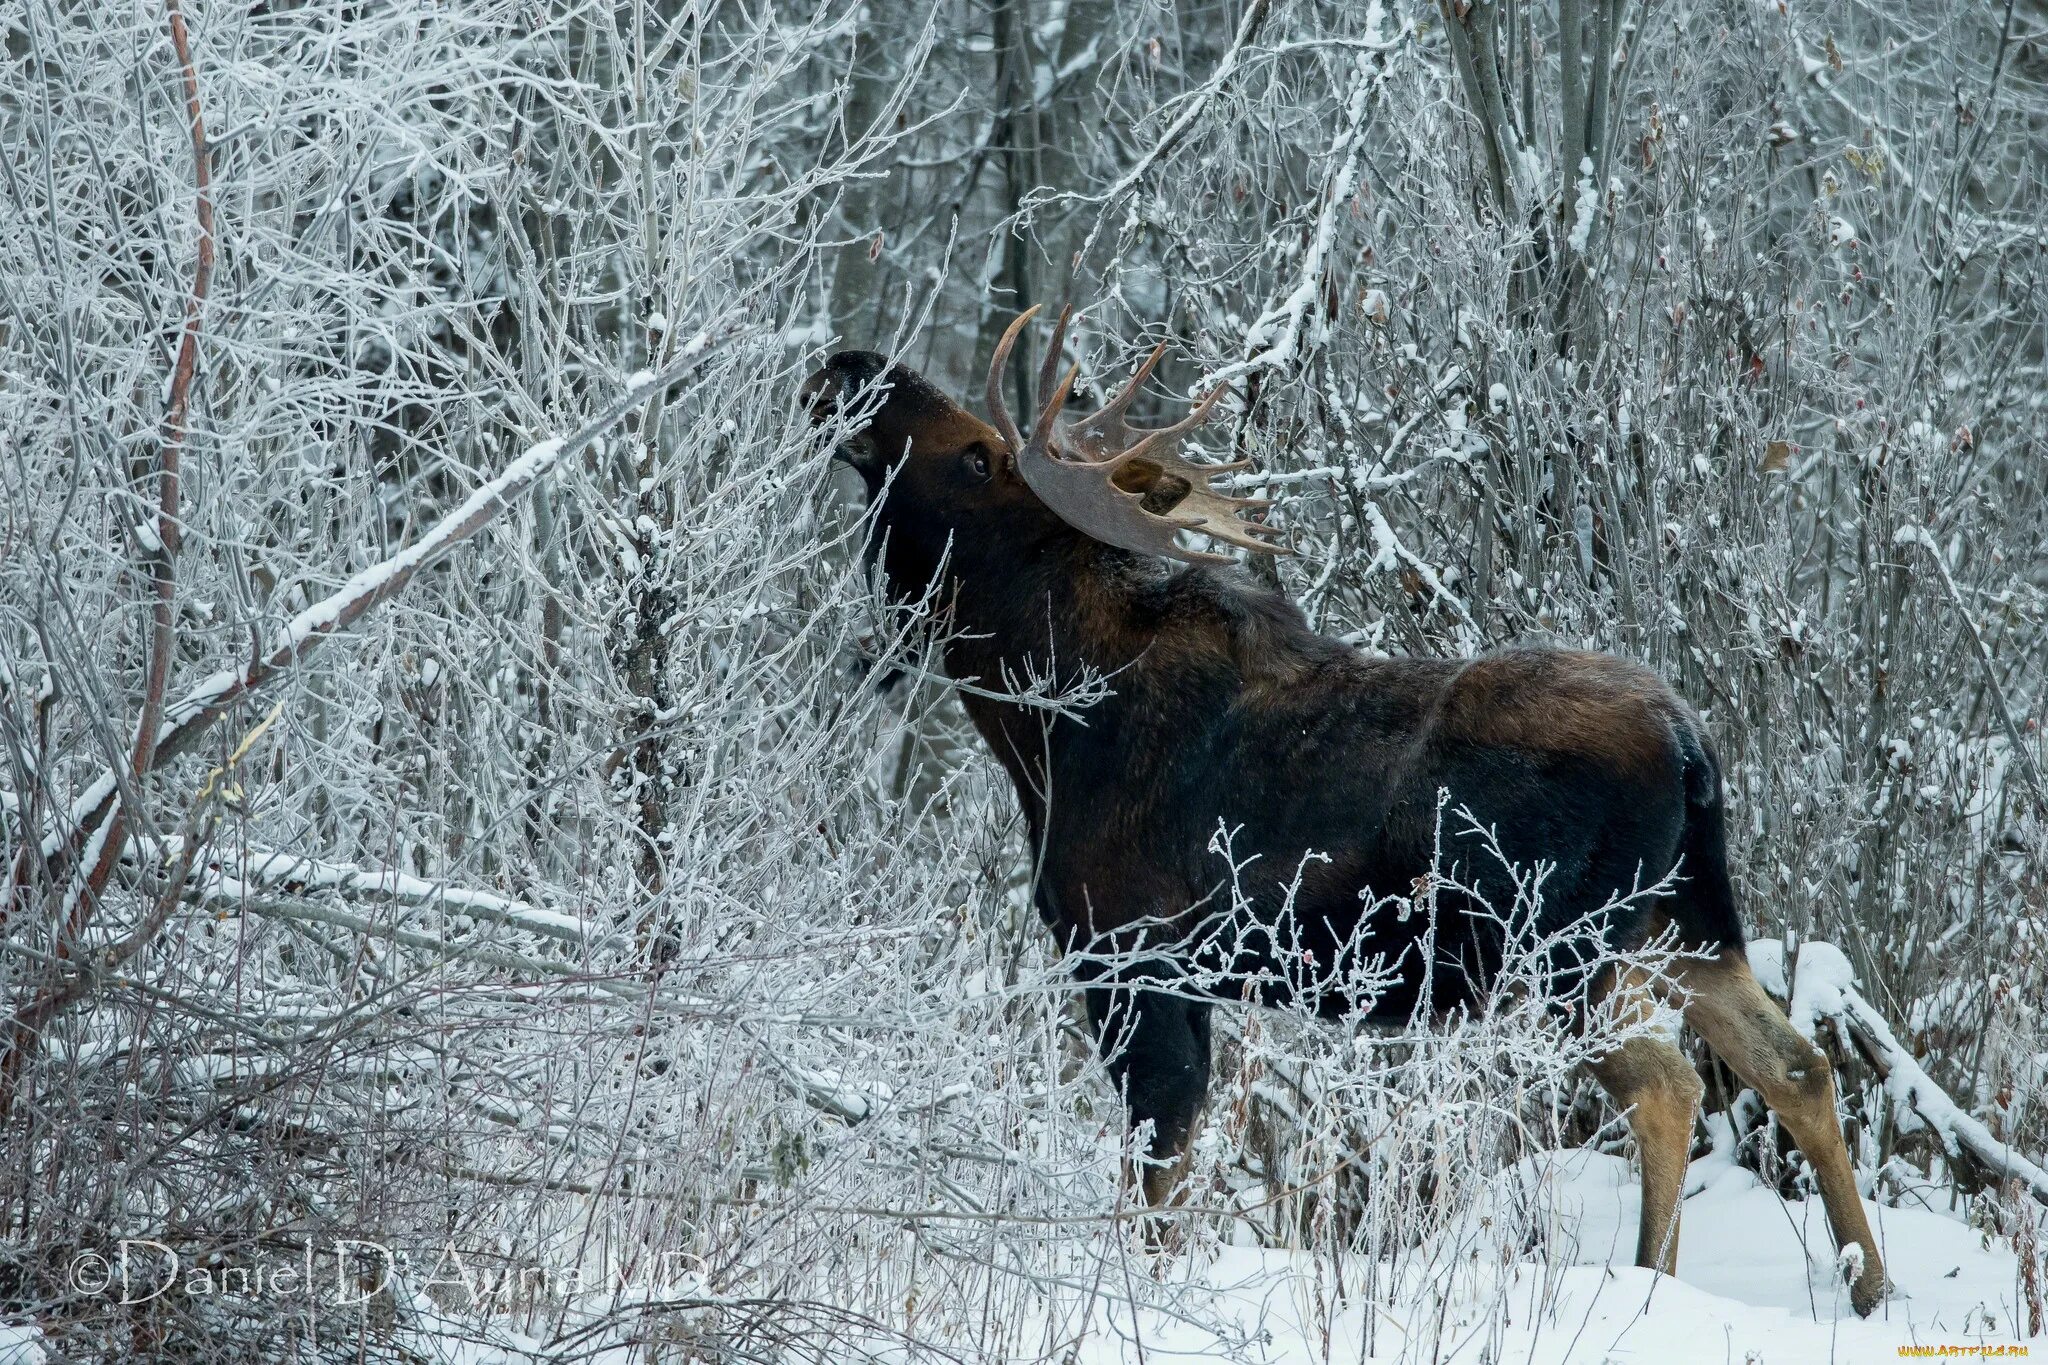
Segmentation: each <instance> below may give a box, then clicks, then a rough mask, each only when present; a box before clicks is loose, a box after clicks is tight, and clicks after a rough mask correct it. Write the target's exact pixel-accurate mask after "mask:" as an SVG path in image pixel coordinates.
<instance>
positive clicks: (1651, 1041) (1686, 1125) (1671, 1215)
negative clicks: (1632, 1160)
mask: <svg viewBox="0 0 2048 1365" xmlns="http://www.w3.org/2000/svg"><path fill="white" fill-rule="evenodd" d="M1592 1071H1593V1076H1594V1078H1595V1079H1596V1080H1598V1081H1599V1082H1600V1087H1601V1089H1603V1090H1605V1091H1606V1092H1607V1093H1608V1095H1609V1097H1611V1098H1612V1099H1613V1101H1614V1103H1615V1105H1616V1107H1618V1108H1622V1109H1626V1110H1628V1123H1629V1129H1630V1131H1631V1132H1633V1133H1634V1134H1635V1138H1636V1152H1637V1155H1638V1157H1639V1159H1640V1160H1641V1162H1642V1167H1643V1212H1642V1220H1641V1222H1640V1223H1638V1224H1637V1227H1636V1264H1637V1265H1640V1266H1648V1267H1650V1268H1651V1269H1653V1270H1661V1271H1663V1272H1664V1273H1665V1274H1666V1275H1670V1274H1675V1273H1676V1271H1677V1265H1678V1210H1679V1200H1680V1199H1681V1198H1682V1196H1683V1194H1684V1190H1685V1167H1686V1158H1687V1156H1688V1154H1689V1153H1690V1150H1691V1147H1692V1125H1693V1117H1694V1115H1695V1114H1696V1113H1697V1112H1698V1110H1699V1101H1700V1089H1701V1087H1700V1078H1699V1075H1698V1073H1697V1072H1695V1071H1694V1070H1693V1069H1692V1064H1691V1063H1690V1062H1688V1061H1686V1060H1685V1054H1684V1053H1682V1052H1680V1051H1679V1050H1678V1049H1677V1048H1676V1047H1675V1046H1673V1045H1672V1044H1671V1043H1670V1042H1669V1041H1668V1040H1666V1039H1663V1038H1658V1037H1653V1036H1643V1037H1637V1038H1632V1039H1630V1040H1629V1041H1628V1042H1626V1043H1624V1044H1622V1045H1621V1046H1620V1047H1619V1048H1617V1049H1615V1050H1614V1051H1613V1052H1610V1053H1608V1054H1607V1055H1606V1056H1605V1057H1602V1058H1601V1059H1600V1060H1599V1061H1597V1062H1595V1063H1593V1067H1592Z"/></svg>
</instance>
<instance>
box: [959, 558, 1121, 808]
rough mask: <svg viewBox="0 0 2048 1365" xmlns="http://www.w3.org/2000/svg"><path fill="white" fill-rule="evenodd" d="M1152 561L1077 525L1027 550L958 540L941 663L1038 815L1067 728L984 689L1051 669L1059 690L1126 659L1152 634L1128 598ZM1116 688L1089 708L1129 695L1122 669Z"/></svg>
mask: <svg viewBox="0 0 2048 1365" xmlns="http://www.w3.org/2000/svg"><path fill="white" fill-rule="evenodd" d="M1156 572H1158V570H1156V569H1154V568H1153V567H1152V565H1151V564H1150V563H1148V562H1147V561H1146V560H1145V558H1144V557H1143V556H1140V555H1136V554H1133V553H1131V552H1130V551H1128V550H1120V549H1115V548H1112V547H1110V546H1105V545H1101V544H1098V543H1096V542H1095V541H1092V540H1089V539H1088V538H1086V537H1085V536H1081V535H1079V534H1072V533H1069V534H1059V535H1050V536H1047V537H1045V538H1044V539H1043V540H1041V541H1039V542H1038V543H1037V544H1036V545H1034V546H1032V547H1031V552H1030V553H1028V554H1025V555H1022V556H1019V555H1018V554H1017V549H1016V547H1015V546H1014V545H1012V546H1008V547H1002V546H993V545H991V546H988V547H985V548H984V547H980V546H970V547H963V548H960V549H958V550H956V553H955V555H954V558H953V568H952V572H951V574H950V578H951V582H952V586H953V596H952V603H951V612H950V618H951V619H950V620H949V621H948V628H949V632H950V638H949V640H948V642H947V645H946V672H947V674H948V675H949V676H951V677H952V679H953V680H954V681H955V682H956V683H960V684H964V685H965V686H964V687H963V689H962V691H961V700H962V702H963V703H964V704H965V706H966V709H967V712H968V715H969V716H970V717H971V718H972V719H973V721H974V723H975V727H976V728H977V729H978V730H980V731H981V733H982V736H983V738H984V739H985V740H987V742H988V744H989V746H990V748H991V750H993V751H994V753H995V755H996V757H997V758H998V759H999V760H1000V761H1001V762H1002V764H1003V766H1004V767H1005V769H1007V770H1008V771H1009V774H1010V776H1011V778H1012V780H1013V781H1014V782H1015V783H1016V786H1017V794H1018V798H1019V799H1020V801H1022V803H1023V805H1024V809H1025V812H1026V814H1027V815H1028V816H1030V817H1031V819H1032V820H1033V822H1034V824H1035V823H1036V821H1037V818H1038V806H1039V802H1040V793H1042V792H1044V791H1045V790H1046V778H1047V772H1046V765H1047V764H1048V763H1049V762H1051V761H1052V760H1053V759H1054V757H1055V753H1056V750H1057V747H1058V744H1059V739H1060V735H1059V733H1058V732H1060V731H1063V730H1067V729H1071V728H1072V727H1070V726H1067V725H1052V724H1050V722H1052V721H1053V719H1054V713H1053V712H1052V711H1050V710H1048V709H1046V708H1044V707H1041V706H1033V705H1027V704H1022V703H1016V702H1005V701H1000V700H996V699H994V698H992V697H989V696H987V695H984V694H985V693H989V692H1011V691H1015V690H1017V689H1020V688H1022V687H1024V686H1025V685H1026V683H1027V679H1030V678H1037V679H1041V680H1048V679H1049V682H1050V688H1049V690H1050V691H1051V693H1052V694H1053V695H1058V694H1059V693H1061V692H1064V691H1069V690H1071V689H1073V688H1074V687H1075V686H1076V685H1078V684H1080V683H1081V682H1082V681H1083V679H1084V678H1085V677H1088V676H1091V675H1092V676H1097V677H1099V676H1101V675H1104V674H1111V673H1116V672H1118V671H1119V670H1121V669H1125V668H1126V667H1127V666H1128V665H1130V664H1131V663H1132V662H1134V661H1135V660H1136V659H1137V658H1138V657H1139V656H1140V655H1141V654H1142V653H1143V652H1144V651H1145V649H1146V648H1147V647H1148V646H1149V645H1150V644H1151V643H1152V641H1153V638H1154V637H1155V636H1156V634H1157V629H1156V626H1154V625H1152V624H1149V623H1147V622H1146V621H1145V620H1144V618H1145V617H1146V616H1147V615H1148V613H1145V612H1143V611H1142V610H1141V609H1139V606H1138V604H1137V603H1136V602H1135V601H1134V593H1135V592H1136V591H1137V590H1138V589H1139V588H1140V587H1141V585H1142V584H1143V583H1144V581H1145V576H1146V575H1148V574H1153V573H1156ZM1112 687H1114V688H1115V689H1116V695H1113V696H1110V697H1107V698H1104V699H1103V700H1101V701H1099V702H1097V703H1095V706H1094V707H1092V708H1091V714H1096V713H1097V709H1098V708H1102V707H1112V708H1119V709H1121V708H1123V707H1127V706H1129V705H1130V704H1131V700H1130V698H1129V696H1128V693H1129V691H1130V688H1131V679H1130V678H1129V677H1128V676H1126V677H1125V678H1124V679H1123V681H1122V682H1121V683H1113V684H1112ZM969 689H972V690H969Z"/></svg>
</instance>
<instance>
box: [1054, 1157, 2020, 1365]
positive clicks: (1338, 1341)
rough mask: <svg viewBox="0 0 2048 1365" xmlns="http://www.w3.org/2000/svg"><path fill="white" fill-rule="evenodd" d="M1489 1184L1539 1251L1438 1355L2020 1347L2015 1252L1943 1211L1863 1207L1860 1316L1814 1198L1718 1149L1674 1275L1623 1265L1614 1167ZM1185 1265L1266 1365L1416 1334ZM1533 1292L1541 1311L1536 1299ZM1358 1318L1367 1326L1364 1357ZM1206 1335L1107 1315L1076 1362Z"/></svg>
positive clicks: (1615, 1358) (1250, 1253)
mask: <svg viewBox="0 0 2048 1365" xmlns="http://www.w3.org/2000/svg"><path fill="white" fill-rule="evenodd" d="M1501 1189H1502V1193H1503V1194H1504V1195H1508V1196H1510V1197H1513V1198H1517V1199H1519V1198H1525V1197H1526V1198H1533V1199H1534V1200H1535V1201H1536V1207H1537V1208H1538V1209H1539V1210H1540V1211H1541V1212H1540V1215H1539V1223H1541V1224H1547V1225H1548V1226H1549V1228H1550V1233H1549V1239H1548V1246H1547V1248H1545V1249H1544V1250H1543V1251H1541V1252H1538V1253H1534V1254H1532V1256H1531V1258H1530V1259H1526V1260H1521V1261H1519V1262H1518V1263H1517V1265H1516V1267H1515V1270H1514V1272H1513V1279H1512V1282H1511V1284H1510V1286H1509V1288H1508V1291H1507V1293H1506V1295H1505V1296H1504V1297H1501V1298H1496V1296H1495V1295H1494V1294H1492V1293H1491V1292H1488V1293H1486V1294H1485V1295H1484V1300H1485V1301H1484V1302H1481V1301H1479V1296H1477V1295H1475V1296H1474V1299H1473V1302H1472V1303H1471V1304H1470V1306H1469V1310H1468V1317H1469V1321H1468V1322H1466V1323H1464V1324H1462V1325H1459V1324H1456V1323H1455V1321H1454V1322H1453V1323H1452V1325H1451V1326H1450V1327H1449V1328H1448V1329H1447V1330H1445V1331H1444V1332H1443V1333H1442V1337H1443V1340H1444V1341H1445V1343H1446V1347H1445V1349H1444V1353H1443V1354H1442V1356H1441V1357H1439V1358H1440V1359H1443V1360H1446V1361H1453V1360H1455V1361H1470V1362H1481V1361H1489V1362H1510V1361H1512V1362H1543V1363H1544V1365H1564V1362H1574V1363H1576V1362H1586V1363H1587V1365H1605V1363H1606V1362H1614V1365H1625V1363H1626V1362H1634V1361H1642V1362H1646V1363H1661V1362H1686V1361H1701V1362H1708V1361H1711V1362H1737V1363H1738V1365H1751V1363H1752V1362H1754V1363H1755V1365H1807V1363H1808V1362H1823V1361H1843V1362H1861V1361H1878V1360H1896V1359H1899V1358H1900V1352H1899V1349H1898V1348H1899V1347H1901V1346H1909V1345H1910V1346H1925V1345H1932V1346H1941V1345H1951V1346H1960V1345H1965V1344H1985V1345H1990V1346H1998V1345H2016V1344H2019V1343H2021V1342H2022V1340H2023V1338H2022V1337H2021V1335H2020V1333H2021V1332H2022V1331H2024V1326H2023V1325H2016V1324H2023V1323H2024V1318H2023V1317H2020V1316H2016V1314H2015V1308H2016V1306H2017V1305H2018V1303H2019V1283H2018V1262H2017V1260H2016V1259H2015V1257H2014V1256H2013V1255H2012V1253H2011V1252H2010V1251H2009V1250H2005V1249H2002V1248H1998V1247H1987V1245H1986V1239H1985V1238H1984V1237H1983V1236H1982V1235H1981V1234H1980V1233H1978V1232H1977V1231H1975V1230H1974V1229H1972V1228H1970V1227H1968V1226H1966V1225H1965V1224H1964V1223H1963V1222H1961V1221H1960V1220H1959V1219H1958V1218H1954V1217H1950V1216H1948V1215H1947V1214H1945V1213H1941V1212H1933V1211H1928V1210H1925V1209H1906V1208H1884V1207H1881V1206H1879V1205H1876V1204H1871V1205H1869V1210H1870V1217H1871V1221H1872V1223H1873V1225H1874V1226H1875V1227H1876V1228H1877V1231H1878V1235H1879V1237H1880V1238H1881V1239H1882V1241H1883V1245H1884V1251H1885V1255H1886V1257H1887V1260H1888V1266H1889V1270H1890V1273H1891V1276H1892V1279H1893V1282H1894V1284H1895V1285H1896V1286H1897V1290H1898V1292H1896V1293H1895V1294H1894V1296H1893V1297H1892V1299H1891V1301H1890V1302H1889V1303H1888V1304H1887V1305H1886V1306H1885V1307H1884V1309H1882V1310H1881V1311H1880V1312H1879V1313H1878V1314H1877V1315H1875V1316H1873V1317H1871V1318H1870V1319H1868V1320H1859V1319H1858V1318H1857V1317H1856V1316H1855V1315H1854V1314H1853V1313H1852V1312H1851V1311H1850V1309H1849V1306H1848V1301H1847V1296H1846V1295H1845V1294H1840V1293H1837V1292H1836V1290H1835V1288H1834V1282H1833V1277H1832V1274H1831V1271H1832V1266H1833V1262H1834V1259H1835V1257H1834V1249H1833V1246H1832V1243H1831V1242H1830V1241H1829V1238H1828V1231H1827V1225H1826V1221H1825V1219H1824V1217H1823V1215H1822V1212H1821V1206H1820V1202H1819V1200H1817V1199H1815V1200H1810V1201H1805V1202H1799V1201H1792V1202H1787V1201H1785V1200H1782V1199H1780V1198H1779V1197H1778V1195H1777V1194H1776V1193H1775V1192H1774V1191H1772V1190H1770V1189H1768V1188H1766V1187H1765V1186H1763V1185H1762V1184H1761V1183H1760V1182H1759V1181H1758V1180H1757V1178H1756V1177H1755V1176H1754V1175H1752V1174H1751V1173H1750V1172H1748V1171H1746V1170H1744V1169H1742V1168H1740V1167H1738V1166H1735V1165H1733V1164H1731V1163H1729V1162H1728V1161H1727V1160H1726V1159H1725V1158H1723V1157H1721V1156H1720V1155H1718V1154H1717V1155H1714V1156H1710V1157H1706V1158H1702V1159H1701V1160H1700V1161H1698V1162H1695V1163H1694V1165H1693V1168H1692V1171H1691V1175H1690V1178H1689V1180H1688V1183H1687V1190H1688V1193H1689V1197H1688V1198H1687V1200H1686V1204H1685V1211H1684V1223H1683V1236H1682V1238H1681V1244H1680V1250H1679V1258H1678V1277H1677V1278H1676V1279H1675V1280H1673V1279H1670V1278H1666V1277H1663V1276H1659V1275H1655V1274H1653V1273H1651V1272H1650V1271H1647V1270H1639V1269H1637V1268H1635V1267H1634V1266H1633V1265H1632V1264H1631V1262H1632V1260H1633V1258H1634V1250H1635V1227H1636V1213H1637V1205H1638V1199H1639V1193H1640V1187H1639V1186H1638V1185H1637V1183H1636V1180H1635V1176H1634V1172H1633V1171H1632V1170H1631V1168H1630V1166H1629V1163H1628V1162H1627V1161H1626V1160H1624V1159H1622V1158H1619V1157H1614V1156H1605V1155H1601V1154H1599V1153H1594V1152H1587V1151H1568V1152H1552V1153H1547V1154H1544V1155H1543V1156H1540V1157H1536V1158H1532V1159H1531V1160H1528V1161H1525V1162H1523V1163H1520V1164H1519V1165H1518V1166H1516V1167H1515V1168H1513V1169H1512V1170H1511V1171H1509V1172H1508V1173H1506V1175H1504V1176H1503V1178H1502V1181H1501ZM1545 1253H1547V1254H1545ZM1538 1257H1540V1259H1538ZM1186 1273H1189V1274H1192V1275H1194V1276H1196V1277H1197V1279H1198V1282H1199V1283H1200V1284H1202V1285H1204V1286H1206V1287H1207V1288H1208V1289H1210V1290H1211V1291H1213V1298H1211V1300H1210V1304H1211V1306H1212V1307H1213V1308H1215V1309H1217V1310H1219V1312H1220V1313H1221V1315H1222V1316H1224V1317H1226V1318H1227V1319H1228V1320H1229V1321H1230V1322H1231V1323H1232V1324H1234V1325H1235V1326H1237V1327H1239V1328H1242V1329H1246V1330H1247V1331H1248V1332H1249V1333H1250V1334H1252V1335H1255V1336H1260V1337H1263V1338H1264V1340H1265V1343H1266V1359H1267V1360H1268V1361H1270V1362H1272V1365H1297V1362H1298V1363H1299V1365H1307V1362H1310V1361H1324V1360H1331V1361H1351V1362H1358V1361H1380V1360H1385V1361H1392V1360H1397V1359H1400V1358H1402V1345H1403V1341H1404V1339H1407V1338H1416V1339H1419V1338H1420V1337H1421V1336H1422V1335H1423V1334H1424V1333H1425V1332H1426V1330H1427V1324H1424V1323H1419V1322H1416V1321H1414V1320H1412V1319H1411V1318H1410V1316H1409V1315H1408V1314H1407V1313H1404V1311H1403V1308H1402V1307H1401V1306H1398V1305H1397V1306H1394V1307H1391V1308H1389V1307H1387V1306H1385V1305H1380V1306H1369V1305H1367V1304H1365V1303H1363V1302H1352V1303H1348V1304H1333V1305H1331V1307H1330V1308H1329V1309H1327V1310H1323V1311H1319V1310H1318V1308H1317V1306H1316V1305H1317V1298H1318V1293H1319V1292H1320V1293H1321V1294H1322V1295H1323V1296H1325V1298H1327V1296H1328V1294H1329V1288H1328V1286H1329V1284H1330V1279H1331V1277H1330V1275H1329V1272H1328V1269H1327V1267H1323V1268H1318V1267H1316V1266H1314V1265H1313V1264H1311V1263H1310V1262H1309V1260H1308V1258H1306V1257H1305V1256H1301V1255H1298V1254H1293V1253H1285V1252H1268V1251H1259V1250H1254V1249H1246V1248H1227V1249H1225V1250H1223V1251H1222V1252H1221V1253H1220V1254H1219V1255H1217V1256H1216V1257H1215V1258H1214V1259H1213V1260H1212V1261H1211V1262H1210V1263H1208V1264H1207V1265H1205V1266H1202V1267H1200V1268H1190V1269H1189V1270H1188V1271H1187V1272H1186ZM1354 1282H1355V1281H1354ZM1546 1292H1548V1293H1549V1294H1550V1296H1551V1299H1550V1306H1549V1307H1548V1308H1547V1309H1540V1308H1539V1307H1538V1306H1537V1305H1539V1304H1540V1301H1541V1299H1542V1298H1543V1297H1544V1296H1545V1294H1546ZM1502 1304H1504V1305H1505V1309H1506V1311H1505V1312H1502V1311H1500V1306H1501V1305H1502ZM1417 1307H1418V1309H1419V1311H1424V1312H1427V1311H1430V1310H1429V1309H1428V1308H1427V1307H1426V1306H1424V1305H1420V1304H1418V1305H1417ZM2022 1312H2023V1310H2022ZM1368 1314H1372V1315H1374V1316H1375V1317H1376V1318H1377V1322H1378V1330H1377V1332H1376V1333H1375V1339H1374V1341H1373V1343H1372V1349H1371V1350H1368V1349H1367V1348H1366V1342H1365V1336H1366V1327H1367V1319H1368ZM1451 1317H1452V1318H1453V1319H1455V1318H1456V1317H1457V1312H1456V1310H1455V1309H1454V1310H1453V1312H1452V1314H1451ZM1326 1324H1327V1332H1326ZM1221 1345H1222V1341H1221V1338H1220V1337H1219V1336H1217V1335H1216V1334H1214V1333H1212V1332H1209V1331H1206V1330H1204V1329H1201V1328H1197V1327H1194V1326H1192V1325H1189V1324H1187V1323H1184V1322H1173V1321H1168V1320H1162V1319H1161V1318H1160V1317H1157V1316H1150V1317H1148V1316H1146V1315H1142V1314H1141V1315H1140V1316H1139V1318H1138V1321H1137V1323H1136V1330H1133V1325H1132V1323H1131V1321H1130V1318H1129V1317H1128V1315H1121V1316H1119V1315H1110V1316H1109V1317H1108V1318H1106V1319H1105V1321H1104V1323H1103V1327H1102V1330H1101V1332H1100V1334H1099V1335H1098V1336H1097V1337H1096V1338H1095V1339H1094V1340H1092V1341H1090V1342H1088V1343H1086V1344H1085V1345H1084V1347H1083V1350H1082V1351H1081V1353H1080V1354H1079V1356H1078V1357H1077V1359H1079V1360H1081V1361H1086V1362H1088V1363H1089V1365H1112V1363H1114V1365H1124V1363H1125V1362H1131V1365H1136V1362H1140V1361H1144V1362H1150V1365H1159V1363H1160V1362H1166V1361H1189V1360H1200V1359H1203V1358H1205V1357H1209V1356H1213V1355H1217V1354H1220V1353H1221V1351H1220V1347H1221ZM2036 1345H2037V1346H2039V1345H2040V1343H2038V1342H2037V1343H2036ZM1421 1358H1424V1359H1427V1358H1428V1355H1427V1354H1426V1353H1424V1354H1423V1355H1422V1357H1421Z"/></svg>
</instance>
